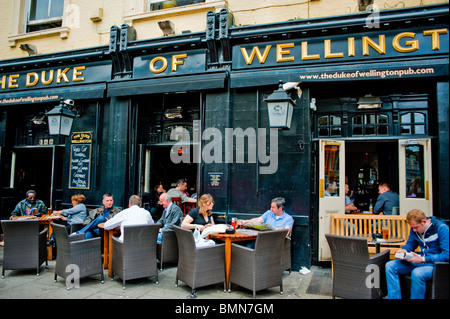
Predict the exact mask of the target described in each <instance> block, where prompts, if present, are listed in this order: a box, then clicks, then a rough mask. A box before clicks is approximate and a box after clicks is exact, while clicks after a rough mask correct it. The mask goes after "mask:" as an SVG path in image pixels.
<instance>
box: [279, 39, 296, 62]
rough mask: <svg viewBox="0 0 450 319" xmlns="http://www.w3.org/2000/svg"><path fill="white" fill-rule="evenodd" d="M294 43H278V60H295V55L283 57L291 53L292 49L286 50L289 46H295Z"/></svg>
mask: <svg viewBox="0 0 450 319" xmlns="http://www.w3.org/2000/svg"><path fill="white" fill-rule="evenodd" d="M293 47H294V43H285V44H277V62H289V61H294V59H295V58H294V57H293V56H287V57H283V55H287V54H291V50H284V49H287V48H293Z"/></svg>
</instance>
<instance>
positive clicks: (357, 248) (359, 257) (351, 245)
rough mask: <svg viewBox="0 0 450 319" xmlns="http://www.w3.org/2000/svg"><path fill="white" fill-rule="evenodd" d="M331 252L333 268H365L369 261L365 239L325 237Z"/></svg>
mask: <svg viewBox="0 0 450 319" xmlns="http://www.w3.org/2000/svg"><path fill="white" fill-rule="evenodd" d="M325 237H326V239H327V241H328V245H329V246H330V250H331V257H332V259H333V266H334V267H336V266H337V265H339V264H344V265H346V266H348V265H354V266H358V265H359V266H361V267H366V266H367V264H368V261H369V250H368V248H367V239H366V238H357V237H347V236H339V235H330V234H326V235H325Z"/></svg>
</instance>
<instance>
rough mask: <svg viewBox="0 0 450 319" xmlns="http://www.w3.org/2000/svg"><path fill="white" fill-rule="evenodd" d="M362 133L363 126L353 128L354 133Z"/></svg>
mask: <svg viewBox="0 0 450 319" xmlns="http://www.w3.org/2000/svg"><path fill="white" fill-rule="evenodd" d="M362 134H363V131H362V127H354V128H353V135H362Z"/></svg>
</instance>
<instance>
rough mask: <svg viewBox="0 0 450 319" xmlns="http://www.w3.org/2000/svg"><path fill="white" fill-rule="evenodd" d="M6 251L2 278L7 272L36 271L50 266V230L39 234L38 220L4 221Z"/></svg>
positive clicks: (37, 272)
mask: <svg viewBox="0 0 450 319" xmlns="http://www.w3.org/2000/svg"><path fill="white" fill-rule="evenodd" d="M2 227H3V236H4V251H3V269H2V278H5V270H6V269H8V270H12V269H33V268H34V269H36V275H38V276H39V269H40V267H41V265H42V264H43V263H44V261H45V262H46V264H48V253H47V234H48V229H44V230H43V231H41V232H39V221H38V220H2Z"/></svg>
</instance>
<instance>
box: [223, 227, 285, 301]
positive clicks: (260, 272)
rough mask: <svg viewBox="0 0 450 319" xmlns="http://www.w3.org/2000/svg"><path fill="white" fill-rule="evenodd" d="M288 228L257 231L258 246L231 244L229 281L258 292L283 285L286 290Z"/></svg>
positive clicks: (281, 287) (256, 244)
mask: <svg viewBox="0 0 450 319" xmlns="http://www.w3.org/2000/svg"><path fill="white" fill-rule="evenodd" d="M287 233H288V230H287V229H286V230H274V231H264V232H261V233H259V234H258V237H257V238H256V243H255V249H251V248H247V247H244V246H241V245H238V244H232V245H231V271H230V283H234V284H236V285H238V286H241V287H244V288H247V289H250V290H252V291H253V298H256V292H257V291H259V290H262V289H267V288H270V287H275V286H280V293H281V294H283V280H282V274H283V269H282V268H283V260H282V257H283V252H284V245H285V239H286V235H287Z"/></svg>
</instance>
